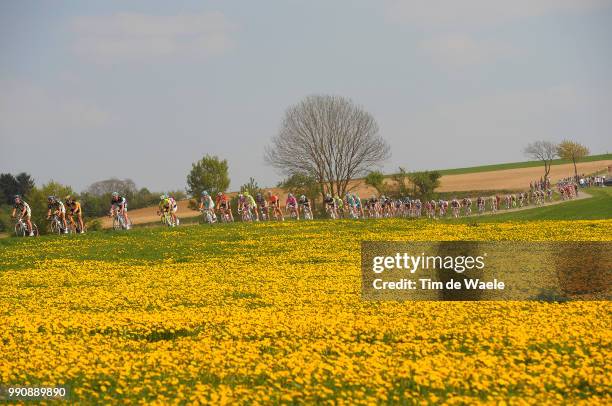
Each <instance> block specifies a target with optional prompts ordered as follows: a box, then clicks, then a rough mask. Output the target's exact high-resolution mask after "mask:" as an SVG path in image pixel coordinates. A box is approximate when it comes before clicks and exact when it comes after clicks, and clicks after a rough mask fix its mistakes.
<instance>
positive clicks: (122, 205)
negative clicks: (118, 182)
mask: <svg viewBox="0 0 612 406" xmlns="http://www.w3.org/2000/svg"><path fill="white" fill-rule="evenodd" d="M115 211H116V212H117V213H118V214H119V215H120V216H123V219H124V220H125V224H126V225H127V226H126V228H127V229H128V230H129V229H130V219H129V218H128V214H127V199H126V198H125V197H124V196H119V193H118V192H113V193H112V195H111V208H110V216H111V217H112V216H113V214H114V213H115Z"/></svg>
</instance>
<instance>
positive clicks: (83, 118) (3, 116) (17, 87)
mask: <svg viewBox="0 0 612 406" xmlns="http://www.w3.org/2000/svg"><path fill="white" fill-rule="evenodd" d="M0 88H2V89H3V93H2V95H0V135H2V134H4V135H9V136H11V137H19V136H30V135H37V134H63V132H65V131H80V130H87V129H92V128H99V127H102V126H104V125H106V124H108V123H109V122H110V121H111V115H110V114H109V113H108V112H106V111H104V110H103V109H101V108H99V107H97V106H96V105H95V104H93V103H91V102H88V101H85V100H80V99H78V98H74V97H68V96H66V95H64V94H53V93H52V92H49V91H48V90H46V89H43V88H41V87H39V86H36V85H34V84H32V83H29V82H23V81H16V80H5V81H0Z"/></svg>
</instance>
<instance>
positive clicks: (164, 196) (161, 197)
mask: <svg viewBox="0 0 612 406" xmlns="http://www.w3.org/2000/svg"><path fill="white" fill-rule="evenodd" d="M166 199H167V197H166V195H160V196H159V200H166Z"/></svg>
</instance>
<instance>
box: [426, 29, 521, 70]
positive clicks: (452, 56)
mask: <svg viewBox="0 0 612 406" xmlns="http://www.w3.org/2000/svg"><path fill="white" fill-rule="evenodd" d="M419 47H420V49H421V50H423V51H424V52H425V53H426V54H427V55H428V56H429V58H430V60H432V62H434V63H435V64H436V65H439V66H442V67H448V68H461V67H466V66H472V65H478V64H483V63H491V62H495V61H497V60H498V59H500V58H504V57H510V56H516V55H517V54H518V51H517V50H516V49H513V48H512V47H510V46H508V45H507V44H504V43H501V42H496V41H485V40H477V39H475V38H473V37H471V36H468V35H463V34H452V35H444V36H439V37H433V38H428V39H425V40H423V41H421V42H420V43H419Z"/></svg>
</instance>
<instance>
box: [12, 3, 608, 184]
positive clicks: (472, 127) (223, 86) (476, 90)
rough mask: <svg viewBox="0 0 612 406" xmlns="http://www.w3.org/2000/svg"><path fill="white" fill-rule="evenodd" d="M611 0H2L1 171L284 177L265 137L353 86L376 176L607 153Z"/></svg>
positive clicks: (158, 179)
mask: <svg viewBox="0 0 612 406" xmlns="http://www.w3.org/2000/svg"><path fill="white" fill-rule="evenodd" d="M611 72H612V0H539V1H533V0H531V1H527V0H517V1H513V2H507V1H491V0H466V1H450V0H449V1H412V0H407V1H392V0H389V1H386V0H384V1H365V0H359V1H334V2H332V1H312V0H311V1H275V2H272V1H270V2H266V1H263V2H253V1H243V2H237V1H236V2H228V1H220V0H219V1H204V2H202V1H184V2H181V1H173V2H167V1H150V0H147V1H87V2H78V1H23V0H19V1H6V0H5V1H2V2H0V172H13V173H16V172H20V171H27V172H30V173H31V174H32V175H33V176H34V177H35V178H36V180H37V182H38V183H42V182H46V181H48V180H49V179H54V180H57V181H59V182H62V183H66V184H69V185H72V186H73V187H75V188H76V189H77V190H81V189H83V188H85V187H86V186H87V185H88V184H90V183H92V182H94V181H97V180H101V179H105V178H109V177H112V176H116V177H120V178H125V177H128V178H131V179H133V180H134V181H135V182H136V184H137V185H138V186H146V187H148V188H150V189H152V190H162V189H165V190H168V189H179V188H184V187H185V177H186V174H187V172H188V170H189V168H190V166H191V163H192V162H193V161H195V160H197V159H199V158H200V157H201V156H202V155H203V154H206V153H208V154H216V155H219V156H220V157H223V158H226V159H228V161H229V164H230V177H231V179H232V188H234V189H235V188H237V187H238V186H240V184H242V183H245V182H246V181H247V180H248V178H249V176H253V177H254V178H255V179H256V180H257V181H258V182H259V183H260V185H263V186H271V185H274V184H276V183H277V181H278V180H279V179H280V176H279V175H278V174H276V173H275V172H274V171H273V170H272V169H271V168H270V167H267V166H266V165H265V164H264V162H263V150H264V146H265V145H266V144H267V143H268V142H269V140H270V137H271V136H273V135H274V134H275V133H276V132H277V130H278V128H279V125H280V122H281V119H282V116H283V112H284V111H285V109H286V108H287V107H288V106H289V105H291V104H294V103H296V102H298V101H299V100H300V99H301V98H303V97H305V96H307V95H310V94H313V93H329V94H337V95H342V96H346V97H349V98H351V99H352V100H353V101H354V102H356V103H358V104H360V105H362V106H363V107H365V108H366V109H367V110H368V111H370V112H371V113H372V114H373V115H374V117H375V118H376V120H377V121H378V123H379V126H380V131H381V135H382V136H383V137H384V138H385V139H387V141H388V142H389V143H390V145H391V147H392V157H391V159H390V160H389V161H388V162H387V163H386V164H385V166H384V168H383V169H385V170H387V171H390V170H394V169H395V168H397V167H398V166H400V165H401V166H403V167H405V168H407V169H408V170H419V169H436V168H439V169H441V168H448V167H457V166H471V165H477V164H488V163H498V162H510V161H517V160H523V159H524V157H523V154H522V148H523V147H524V145H525V144H526V143H528V142H530V141H533V140H537V139H545V140H551V141H560V140H561V139H563V138H573V139H576V140H579V141H581V142H583V143H584V144H586V145H588V146H589V147H590V148H591V150H592V151H593V152H594V153H604V152H607V151H609V150H612V148H611V146H612V143H611V142H610V140H611V139H612V137H611V136H610V133H611V130H612V114H611V112H612V78H611V76H610V75H611Z"/></svg>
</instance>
